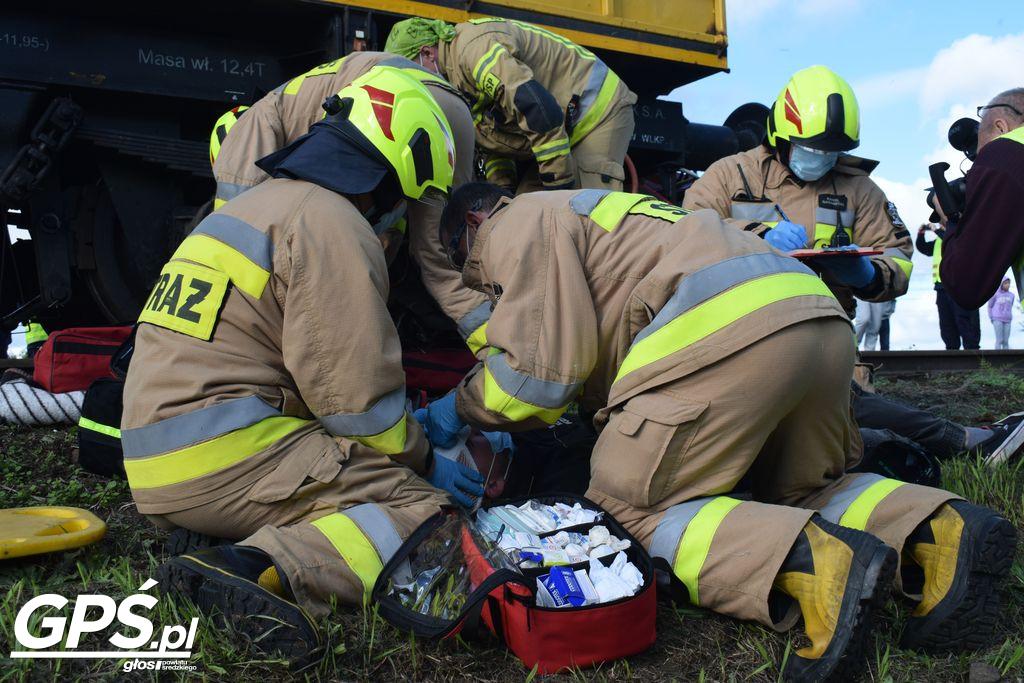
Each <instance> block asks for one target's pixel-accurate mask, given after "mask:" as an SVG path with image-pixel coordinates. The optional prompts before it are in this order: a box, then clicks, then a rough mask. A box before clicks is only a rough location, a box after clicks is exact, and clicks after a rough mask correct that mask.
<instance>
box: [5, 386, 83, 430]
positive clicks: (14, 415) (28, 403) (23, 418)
mask: <svg viewBox="0 0 1024 683" xmlns="http://www.w3.org/2000/svg"><path fill="white" fill-rule="evenodd" d="M84 398H85V392H84V391H69V392H67V393H64V394H51V393H50V392H49V391H46V390H44V389H38V388H36V387H33V386H32V385H30V384H29V383H28V382H24V381H20V380H15V381H13V382H5V383H3V384H0V421H3V422H11V423H13V424H16V425H21V426H23V427H39V426H43V425H54V424H78V418H79V416H80V415H81V414H82V400H83V399H84Z"/></svg>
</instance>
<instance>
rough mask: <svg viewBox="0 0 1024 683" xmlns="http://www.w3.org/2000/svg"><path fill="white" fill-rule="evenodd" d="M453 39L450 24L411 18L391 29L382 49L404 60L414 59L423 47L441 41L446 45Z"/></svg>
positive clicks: (453, 35) (453, 34) (453, 28)
mask: <svg viewBox="0 0 1024 683" xmlns="http://www.w3.org/2000/svg"><path fill="white" fill-rule="evenodd" d="M454 37H455V27H454V26H452V25H451V24H448V23H446V22H444V21H441V20H440V19H422V18H420V17H413V18H412V19H404V20H402V21H400V22H398V23H397V24H395V25H394V26H393V27H392V28H391V33H389V34H388V40H387V42H386V43H385V44H384V49H385V50H386V51H387V52H393V53H395V54H396V55H402V56H403V57H405V58H406V59H415V58H416V55H418V54H419V53H420V48H421V47H423V46H424V45H435V44H437V43H438V42H440V41H442V40H443V41H444V42H446V43H447V42H449V41H451V39H452V38H454Z"/></svg>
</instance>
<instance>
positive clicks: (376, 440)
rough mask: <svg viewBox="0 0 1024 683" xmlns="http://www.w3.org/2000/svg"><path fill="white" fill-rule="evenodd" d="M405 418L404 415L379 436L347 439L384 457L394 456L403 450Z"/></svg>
mask: <svg viewBox="0 0 1024 683" xmlns="http://www.w3.org/2000/svg"><path fill="white" fill-rule="evenodd" d="M406 419H407V417H406V415H405V414H403V415H402V417H401V418H400V419H399V420H398V422H396V423H395V424H393V425H391V427H389V428H387V429H385V430H384V431H383V432H381V433H380V434H373V435H371V436H350V437H348V438H350V439H353V440H355V441H358V442H359V443H361V444H363V445H364V446H369V447H370V448H372V449H373V450H375V451H380V452H381V453H383V454H384V455H394V454H395V453H401V452H402V451H404V450H405V436H406V433H407V431H406V423H405V421H406Z"/></svg>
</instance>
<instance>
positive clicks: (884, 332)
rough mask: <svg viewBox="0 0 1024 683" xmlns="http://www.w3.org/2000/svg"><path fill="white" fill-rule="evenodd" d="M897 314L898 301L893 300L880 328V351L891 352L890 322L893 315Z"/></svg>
mask: <svg viewBox="0 0 1024 683" xmlns="http://www.w3.org/2000/svg"><path fill="white" fill-rule="evenodd" d="M895 312H896V300H895V299H893V300H892V301H890V302H889V312H888V313H887V314H886V315H885V316H884V317H883V318H882V324H881V325H879V326H878V350H879V351H888V350H889V331H890V329H891V327H890V325H889V321H890V320H892V314H893V313H895Z"/></svg>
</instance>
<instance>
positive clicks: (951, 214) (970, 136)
mask: <svg viewBox="0 0 1024 683" xmlns="http://www.w3.org/2000/svg"><path fill="white" fill-rule="evenodd" d="M947 137H948V138H949V144H950V146H952V147H953V149H955V150H957V151H959V152H963V153H964V156H966V157H967V159H969V160H970V161H974V157H976V156H977V154H978V122H977V121H975V120H974V119H968V118H963V119H958V120H956V121H954V122H953V125H952V126H950V127H949V135H948V136H947ZM948 169H949V164H947V163H945V162H942V161H940V162H938V163H935V164H932V165H931V166H929V167H928V175H929V176H931V179H932V187H930V188H928V196H927V197H926V198H925V202H926V203H927V204H928V206H929V207H931V206H932V198H933V197H938V199H939V206H941V207H942V212H943V213H944V214H946V225H947V227H953V226H954V225H956V223H957V222H959V220H960V214H961V213H963V210H964V205H965V204H966V203H967V178H966V176H960V177H959V178H956V179H955V180H953V182H948V181H947V180H946V171H947V170H948ZM928 220H930V221H932V222H936V221H938V220H939V215H938V212H935V211H933V212H932V215H931V216H929V217H928Z"/></svg>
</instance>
